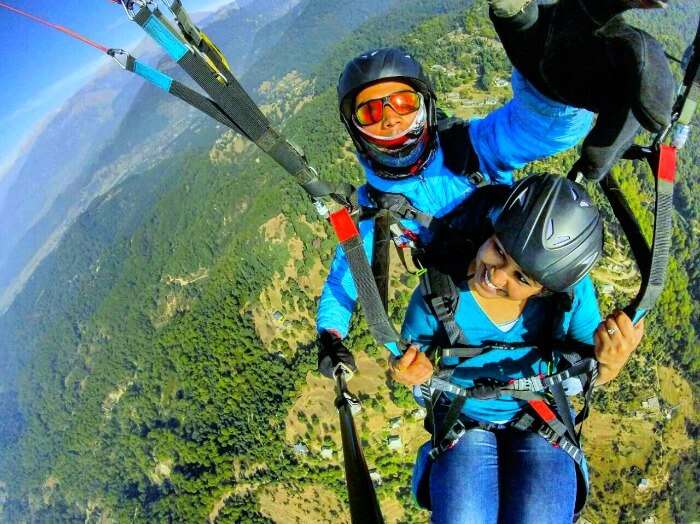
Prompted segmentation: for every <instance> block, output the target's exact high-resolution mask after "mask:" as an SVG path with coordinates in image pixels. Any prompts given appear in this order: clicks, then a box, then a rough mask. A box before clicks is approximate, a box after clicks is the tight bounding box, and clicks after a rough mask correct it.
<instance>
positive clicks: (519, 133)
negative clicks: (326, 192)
mask: <svg viewBox="0 0 700 524" xmlns="http://www.w3.org/2000/svg"><path fill="white" fill-rule="evenodd" d="M511 82H512V86H513V98H512V99H511V100H510V101H509V102H508V103H507V104H506V105H504V106H503V107H501V108H499V109H497V110H495V111H493V112H492V113H490V114H489V115H488V116H486V117H485V118H477V119H473V120H471V121H470V122H469V139H470V140H471V144H472V147H473V149H474V151H475V153H476V155H477V157H478V159H479V168H480V172H481V174H482V175H484V177H486V179H487V180H488V182H490V183H501V184H503V183H505V184H511V183H512V181H513V175H512V171H513V170H515V169H518V168H521V167H523V166H524V165H525V164H527V163H529V162H531V161H533V160H537V159H540V158H545V157H548V156H551V155H554V154H556V153H559V152H561V151H565V150H567V149H569V148H571V147H573V146H575V145H576V144H578V143H579V142H580V141H581V140H582V139H583V138H584V137H585V136H586V133H588V130H589V129H590V128H591V124H592V122H593V113H591V112H589V111H586V110H584V109H578V108H574V107H571V106H567V105H565V104H562V103H559V102H555V101H553V100H551V99H549V98H547V97H545V96H544V95H542V94H541V93H540V92H539V91H537V90H536V89H535V88H534V87H533V86H532V84H530V83H529V82H528V81H527V80H525V78H524V77H523V76H522V75H521V74H520V73H519V72H518V71H517V70H513V76H512V81H511ZM444 160H445V159H444V156H443V151H442V148H440V147H439V145H438V148H437V151H436V153H435V155H434V156H433V158H432V160H431V161H430V162H429V163H428V164H427V165H426V166H425V167H424V168H423V169H422V170H421V171H420V172H418V173H417V174H415V175H413V176H410V177H407V178H403V179H399V180H388V179H385V178H380V177H379V176H377V175H376V174H375V173H374V171H373V169H372V168H371V167H370V166H369V164H368V163H366V162H365V161H364V160H363V159H362V158H360V163H361V164H362V166H363V167H364V169H365V173H366V175H367V182H368V184H370V185H371V186H373V187H374V188H375V189H378V190H379V191H384V192H387V193H400V194H402V195H404V196H405V197H406V198H408V200H409V201H410V202H411V204H412V205H413V206H414V207H416V208H418V209H419V210H420V211H422V212H423V213H426V214H428V215H431V216H434V217H437V218H439V217H441V216H444V215H445V214H447V213H449V212H450V211H451V210H452V209H454V208H455V207H456V206H457V205H458V204H459V203H460V202H462V201H463V200H464V199H465V198H466V197H467V196H468V195H469V194H470V193H471V192H472V191H473V190H474V188H475V186H474V185H473V184H472V183H471V182H470V181H469V179H468V177H466V176H464V175H459V174H456V173H454V172H452V171H450V170H449V169H448V168H447V166H446V165H445V162H444ZM358 199H359V203H360V205H362V206H367V207H372V203H371V201H370V199H369V198H368V196H367V186H366V185H365V186H362V187H361V188H360V189H359V190H358ZM401 226H402V227H403V228H404V229H406V230H410V231H411V232H413V233H414V234H415V235H417V236H418V238H419V240H420V243H421V244H422V245H424V246H425V245H429V244H430V240H431V239H430V235H429V231H428V230H427V229H425V228H424V227H422V226H420V225H419V224H418V223H416V222H414V221H411V220H402V221H401ZM359 229H360V234H361V235H362V240H363V243H364V247H365V252H366V253H367V257H368V259H369V260H372V248H373V237H374V234H373V233H374V220H372V219H367V220H361V221H360V223H359ZM356 301H357V290H356V288H355V284H354V282H353V280H352V275H351V273H350V268H349V266H348V263H347V260H346V258H345V255H344V254H343V251H342V249H340V247H338V248H337V249H336V253H335V257H334V259H333V262H332V264H331V270H330V273H329V275H328V278H327V280H326V284H325V286H324V288H323V292H322V293H321V299H320V302H319V307H318V314H317V317H316V329H317V331H318V332H319V333H320V332H321V331H335V332H337V333H338V334H339V335H340V336H341V337H342V338H345V336H347V333H348V329H349V326H350V317H351V316H352V311H353V309H354V308H355V302H356Z"/></svg>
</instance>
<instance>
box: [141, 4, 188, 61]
mask: <svg viewBox="0 0 700 524" xmlns="http://www.w3.org/2000/svg"><path fill="white" fill-rule="evenodd" d="M143 29H144V30H145V31H146V32H147V33H148V34H149V35H150V37H151V38H153V40H155V41H156V42H158V44H159V45H160V46H161V47H162V48H163V50H164V51H165V52H166V53H168V55H169V56H170V58H172V59H173V60H175V61H176V62H178V61H179V60H180V59H181V58H182V57H183V56H185V55H186V54H187V52H188V51H189V49H187V46H186V45H185V44H183V43H182V42H180V40H178V39H177V38H176V37H175V36H173V34H172V33H171V32H170V31H169V30H168V28H167V27H165V26H164V25H163V24H162V23H161V21H160V20H158V19H157V18H156V17H155V16H153V15H151V16H150V17H148V20H147V21H146V23H145V24H143Z"/></svg>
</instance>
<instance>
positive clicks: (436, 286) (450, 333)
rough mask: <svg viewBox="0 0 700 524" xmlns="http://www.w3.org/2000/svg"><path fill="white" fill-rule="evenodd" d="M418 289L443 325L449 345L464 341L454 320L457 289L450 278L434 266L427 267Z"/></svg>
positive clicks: (462, 334) (457, 297) (457, 303)
mask: <svg viewBox="0 0 700 524" xmlns="http://www.w3.org/2000/svg"><path fill="white" fill-rule="evenodd" d="M420 289H421V293H422V295H423V298H424V299H425V302H426V304H428V306H429V307H430V309H431V310H432V312H433V314H434V315H435V317H436V318H437V319H438V321H439V322H440V325H441V326H442V327H443V329H444V331H445V334H446V335H447V339H448V340H449V343H450V345H454V344H456V343H457V342H464V340H465V338H464V332H463V331H462V328H461V327H459V325H458V324H457V321H456V320H455V313H456V312H457V307H458V306H459V291H458V290H457V287H456V286H455V284H454V282H453V281H452V278H450V277H449V276H448V275H445V274H444V273H441V272H440V271H438V270H437V269H435V268H429V269H428V270H427V271H426V272H425V273H423V274H422V275H421V277H420Z"/></svg>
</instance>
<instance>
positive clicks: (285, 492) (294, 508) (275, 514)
mask: <svg viewBox="0 0 700 524" xmlns="http://www.w3.org/2000/svg"><path fill="white" fill-rule="evenodd" d="M258 501H259V503H260V511H261V512H262V513H263V514H264V515H266V516H267V517H269V518H271V519H272V520H274V521H275V522H277V523H278V524H307V523H312V522H314V523H317V522H337V523H338V524H344V523H348V522H349V519H348V515H346V514H345V512H344V511H343V504H341V502H340V500H338V497H337V496H336V495H335V493H333V492H332V491H330V490H328V489H325V488H323V487H320V486H308V485H307V486H304V487H302V488H294V487H292V486H289V485H286V484H276V485H273V486H268V487H266V488H264V489H261V490H260V491H259V492H258Z"/></svg>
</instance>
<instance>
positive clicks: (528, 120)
mask: <svg viewBox="0 0 700 524" xmlns="http://www.w3.org/2000/svg"><path fill="white" fill-rule="evenodd" d="M512 84H513V91H514V96H513V99H512V100H511V101H510V102H509V103H508V104H506V105H505V106H504V107H502V108H500V109H498V110H496V111H494V112H493V113H491V114H490V115H488V116H487V117H486V118H483V119H475V120H472V121H470V122H469V123H468V125H467V124H466V123H460V124H457V125H454V126H451V127H445V129H442V127H441V125H440V123H439V122H438V117H437V108H436V105H435V104H436V101H435V93H434V91H433V89H432V86H431V84H430V80H429V79H428V77H427V76H426V75H425V73H424V72H423V69H422V67H421V65H420V64H419V63H418V62H417V61H416V60H415V59H414V58H413V57H411V56H410V55H409V54H408V53H406V52H404V51H402V50H399V49H377V50H374V51H371V52H367V53H364V54H362V55H360V56H358V57H357V58H355V59H353V60H352V61H350V62H349V63H348V64H347V65H346V67H345V70H344V71H343V73H342V75H341V76H340V80H339V82H338V100H339V110H340V115H341V120H342V121H343V123H344V124H345V126H346V128H347V130H348V133H349V134H350V136H351V137H352V140H353V142H354V144H355V146H356V148H357V152H358V160H359V162H360V163H361V164H362V167H363V168H364V170H365V173H366V176H367V182H368V183H367V184H366V185H364V186H362V187H361V188H360V189H359V191H358V201H359V204H360V205H361V206H362V207H363V208H364V209H365V210H369V213H368V214H371V213H372V210H374V211H376V210H377V209H379V208H383V209H390V210H391V211H392V215H393V217H394V218H395V219H396V220H397V225H398V227H394V230H393V231H394V233H395V235H394V236H395V241H397V242H399V243H403V244H404V245H410V246H411V247H413V245H421V246H425V245H428V244H429V243H430V240H431V237H432V235H433V232H432V230H433V229H434V226H435V224H436V223H437V222H438V221H437V220H435V219H436V218H437V219H439V218H441V217H443V216H445V215H446V214H447V213H449V212H450V211H451V210H453V209H454V208H455V207H456V206H457V205H458V204H459V203H460V202H462V201H463V200H464V199H465V198H466V197H467V196H468V195H469V194H471V193H472V191H473V190H474V189H475V188H476V187H477V186H479V185H483V184H485V183H493V182H497V183H507V184H510V183H511V181H512V174H511V173H512V171H513V170H514V169H516V168H519V167H522V166H523V165H525V164H526V163H528V162H530V161H532V160H535V159H537V158H542V157H546V156H549V155H552V154H555V153H557V152H560V151H563V150H566V149H568V148H570V147H572V146H574V145H575V144H576V143H578V142H579V141H580V140H581V139H582V138H583V136H584V135H585V133H586V132H587V131H588V130H589V129H590V126H591V122H592V114H591V113H590V112H588V111H585V110H580V109H576V108H572V107H570V106H567V105H565V104H562V103H559V102H555V101H553V100H550V99H548V98H547V97H544V96H542V95H541V94H540V93H539V92H538V91H537V90H536V89H535V88H534V87H533V86H532V85H531V84H530V83H529V82H528V81H527V80H526V79H525V78H523V77H522V76H521V75H520V74H519V73H518V72H517V71H514V72H513V78H512ZM359 229H360V232H361V234H362V237H363V240H364V243H365V249H366V251H367V254H368V257H369V258H370V260H371V259H372V254H373V250H374V246H373V238H374V222H373V220H372V219H367V220H362V219H361V220H360V222H359ZM356 298H357V292H356V289H355V285H354V283H353V281H352V276H351V274H350V271H349V268H348V265H347V261H346V259H345V257H344V255H343V253H342V251H341V250H338V251H337V252H336V256H335V258H334V260H333V263H332V266H331V271H330V275H329V277H328V280H327V282H326V285H325V287H324V290H323V293H322V295H321V301H320V304H319V309H318V316H317V329H318V332H319V342H320V352H319V370H320V371H321V372H322V373H323V374H324V375H326V376H328V377H332V374H333V369H334V368H335V367H336V365H337V364H338V363H339V362H343V363H344V364H345V365H347V366H348V367H350V368H351V369H354V361H353V358H352V355H351V354H350V353H349V351H348V350H347V349H346V348H345V347H344V345H343V343H342V339H343V338H344V337H345V336H346V335H347V331H348V327H349V322H350V316H351V314H352V310H353V308H354V305H355V301H356Z"/></svg>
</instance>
